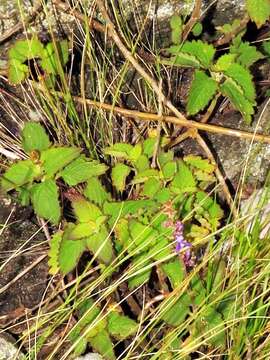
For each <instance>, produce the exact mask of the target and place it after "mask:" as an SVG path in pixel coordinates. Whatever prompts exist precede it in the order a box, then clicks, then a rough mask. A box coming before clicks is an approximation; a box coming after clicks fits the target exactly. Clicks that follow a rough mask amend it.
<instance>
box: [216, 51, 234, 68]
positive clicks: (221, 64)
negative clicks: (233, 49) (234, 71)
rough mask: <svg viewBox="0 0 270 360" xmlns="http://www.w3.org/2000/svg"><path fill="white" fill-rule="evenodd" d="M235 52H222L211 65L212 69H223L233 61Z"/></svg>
mask: <svg viewBox="0 0 270 360" xmlns="http://www.w3.org/2000/svg"><path fill="white" fill-rule="evenodd" d="M236 56H237V55H236V54H224V55H222V56H220V57H219V58H218V60H217V62H216V63H215V64H214V65H213V71H225V70H227V69H228V68H229V67H230V66H231V64H233V63H234V62H235V59H236Z"/></svg>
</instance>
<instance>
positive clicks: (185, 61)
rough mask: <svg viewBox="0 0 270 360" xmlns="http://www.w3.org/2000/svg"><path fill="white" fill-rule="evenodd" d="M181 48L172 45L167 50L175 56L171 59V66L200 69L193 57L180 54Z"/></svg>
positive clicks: (180, 46)
mask: <svg viewBox="0 0 270 360" xmlns="http://www.w3.org/2000/svg"><path fill="white" fill-rule="evenodd" d="M181 48H182V45H174V46H171V47H170V48H169V49H168V51H169V52H170V53H172V54H175V56H173V57H171V65H176V66H177V65H179V66H183V67H192V68H195V69H196V68H200V67H201V64H200V62H199V60H198V59H197V58H196V57H195V56H194V55H190V54H187V53H184V52H181ZM166 63H167V62H166Z"/></svg>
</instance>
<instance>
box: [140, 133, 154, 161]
mask: <svg viewBox="0 0 270 360" xmlns="http://www.w3.org/2000/svg"><path fill="white" fill-rule="evenodd" d="M156 142H157V138H156V137H149V138H147V139H146V140H144V142H143V154H144V155H146V156H147V157H148V158H151V157H152V156H153V152H154V148H155V145H156Z"/></svg>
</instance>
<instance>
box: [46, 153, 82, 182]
mask: <svg viewBox="0 0 270 360" xmlns="http://www.w3.org/2000/svg"><path fill="white" fill-rule="evenodd" d="M80 152H81V150H80V149H79V148H75V147H53V148H50V149H48V150H44V151H42V152H41V156H40V160H41V162H42V164H43V168H44V171H45V173H46V176H47V177H52V176H54V175H55V174H56V173H57V172H58V171H60V170H62V169H63V168H64V167H65V166H66V165H68V164H69V163H70V162H71V161H72V160H74V159H76V158H77V157H78V156H79V155H80Z"/></svg>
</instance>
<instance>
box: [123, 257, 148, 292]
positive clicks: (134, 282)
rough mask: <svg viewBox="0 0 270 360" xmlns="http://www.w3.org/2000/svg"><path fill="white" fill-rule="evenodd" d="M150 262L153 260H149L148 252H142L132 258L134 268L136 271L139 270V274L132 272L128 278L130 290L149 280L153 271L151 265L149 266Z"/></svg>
mask: <svg viewBox="0 0 270 360" xmlns="http://www.w3.org/2000/svg"><path fill="white" fill-rule="evenodd" d="M150 264H151V262H150V261H149V256H148V253H142V254H141V255H139V256H136V257H134V258H133V259H132V269H134V273H136V272H138V274H136V275H133V273H132V274H131V277H130V278H129V280H128V287H129V289H130V290H132V289H134V288H136V287H138V286H140V285H142V284H144V283H145V282H147V281H148V280H149V278H150V275H151V271H152V269H151V267H149V265H150ZM146 267H147V268H146Z"/></svg>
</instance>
